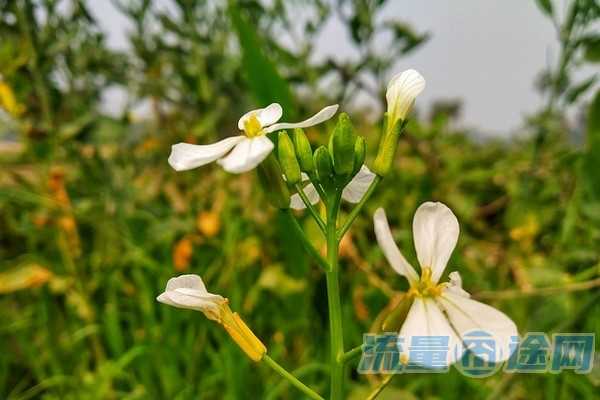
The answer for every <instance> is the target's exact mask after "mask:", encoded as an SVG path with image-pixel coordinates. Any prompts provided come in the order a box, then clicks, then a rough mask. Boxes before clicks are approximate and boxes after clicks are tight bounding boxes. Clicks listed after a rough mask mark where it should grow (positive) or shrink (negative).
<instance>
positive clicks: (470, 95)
mask: <svg viewBox="0 0 600 400" xmlns="http://www.w3.org/2000/svg"><path fill="white" fill-rule="evenodd" d="M161 2H162V3H164V4H165V5H168V0H161ZM388 3H389V4H388V5H387V6H386V8H385V10H384V14H385V18H399V19H402V20H404V21H407V22H409V23H411V25H412V26H413V27H414V28H415V29H416V30H417V31H419V32H422V31H428V32H430V33H431V34H432V37H431V39H430V40H429V41H428V42H427V43H426V44H425V45H424V46H423V47H421V48H420V49H419V50H417V51H416V52H415V53H414V54H412V55H411V56H410V57H408V58H406V59H403V60H401V61H399V63H398V65H397V70H398V71H401V70H404V69H407V68H415V69H417V70H419V71H420V72H421V73H422V74H423V75H424V76H425V78H426V80H427V88H426V90H425V92H424V93H423V95H422V97H420V98H419V105H420V106H425V107H426V106H427V105H429V104H430V103H431V101H432V100H434V99H440V98H461V99H463V101H464V109H463V122H464V123H465V124H467V125H468V126H473V127H477V128H479V129H480V130H482V131H484V132H486V133H495V134H502V135H505V134H509V133H510V132H511V131H512V130H514V129H516V128H517V127H518V126H519V125H520V124H521V123H522V121H523V116H524V115H526V114H527V113H530V112H533V111H535V110H536V109H539V107H540V105H541V104H542V99H541V97H540V96H539V94H538V93H537V92H536V91H535V90H534V87H533V82H534V79H535V77H536V76H537V74H538V73H539V72H540V71H541V70H542V68H544V66H546V65H548V64H549V63H551V62H554V61H555V60H556V57H557V53H558V47H557V44H556V37H555V33H554V30H553V28H552V25H551V23H550V22H549V20H547V19H546V18H545V17H544V16H543V15H542V14H541V12H540V11H539V10H538V9H537V7H536V5H535V1H534V0H391V1H389V2H388ZM90 4H91V7H92V11H93V12H94V14H95V15H96V16H97V17H98V18H99V20H100V22H101V23H102V25H103V26H104V28H105V29H106V31H107V32H108V34H109V44H111V45H112V46H115V47H119V48H123V47H124V46H125V45H126V43H127V40H126V37H125V32H126V31H127V29H129V27H128V25H127V20H126V19H125V18H123V17H122V16H121V15H119V13H118V12H117V11H116V10H115V9H114V8H113V6H112V5H111V2H110V1H98V2H90ZM561 7H562V6H561ZM559 8H560V7H559ZM346 35H347V33H346V31H345V30H344V28H343V27H342V26H341V24H340V23H339V22H337V21H336V20H331V21H330V22H329V23H328V24H327V25H326V26H325V29H324V31H323V32H322V34H321V35H320V38H319V44H318V53H320V55H323V54H335V55H336V57H341V58H344V57H352V56H353V54H352V47H351V45H350V42H349V40H348V38H347V36H346ZM107 101H109V102H111V103H113V102H114V103H118V102H119V101H118V99H117V98H115V96H113V97H108V98H107Z"/></svg>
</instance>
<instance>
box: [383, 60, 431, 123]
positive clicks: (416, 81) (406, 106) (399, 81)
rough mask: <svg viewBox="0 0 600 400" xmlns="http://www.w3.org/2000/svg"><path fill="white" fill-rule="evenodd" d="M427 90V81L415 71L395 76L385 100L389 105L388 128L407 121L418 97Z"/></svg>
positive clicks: (411, 70)
mask: <svg viewBox="0 0 600 400" xmlns="http://www.w3.org/2000/svg"><path fill="white" fill-rule="evenodd" d="M423 89H425V79H424V78H423V76H421V74H419V73H418V72H417V71H415V70H414V69H409V70H406V71H404V72H402V73H399V74H397V75H395V76H394V77H393V78H392V79H391V80H390V83H389V84H388V87H387V91H386V93H385V98H386V100H387V104H388V109H387V112H388V127H389V129H393V127H394V125H395V124H396V122H397V121H398V120H405V119H406V115H407V114H408V112H409V111H410V109H411V107H412V105H413V103H414V102H415V99H416V98H417V96H418V95H419V94H420V93H421V92H422V91H423Z"/></svg>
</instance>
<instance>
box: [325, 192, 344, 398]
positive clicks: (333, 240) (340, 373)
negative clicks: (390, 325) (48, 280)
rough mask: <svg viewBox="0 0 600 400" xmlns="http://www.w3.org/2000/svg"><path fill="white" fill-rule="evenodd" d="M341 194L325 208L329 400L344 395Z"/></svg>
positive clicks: (334, 196) (332, 199) (336, 194)
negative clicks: (327, 267)
mask: <svg viewBox="0 0 600 400" xmlns="http://www.w3.org/2000/svg"><path fill="white" fill-rule="evenodd" d="M340 198H341V194H340V193H338V192H336V193H335V194H334V195H333V196H332V198H330V201H328V204H329V207H328V208H327V259H328V261H329V266H330V270H329V271H327V274H326V278H327V300H328V305H329V331H330V332H329V334H330V336H331V361H330V362H331V396H330V400H341V399H343V398H344V397H343V396H344V387H343V385H344V364H342V363H340V362H339V361H338V359H339V358H340V357H342V356H343V354H344V336H343V333H344V330H343V328H342V305H341V302H340V284H339V265H338V251H339V248H338V246H339V242H338V240H337V227H336V224H337V216H338V211H339V208H340Z"/></svg>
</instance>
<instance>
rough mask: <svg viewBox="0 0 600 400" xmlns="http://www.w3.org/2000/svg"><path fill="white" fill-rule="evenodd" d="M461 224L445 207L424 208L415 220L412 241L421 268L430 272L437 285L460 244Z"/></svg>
mask: <svg viewBox="0 0 600 400" xmlns="http://www.w3.org/2000/svg"><path fill="white" fill-rule="evenodd" d="M458 233H459V227H458V220H457V219H456V216H455V215H454V214H453V213H452V211H451V210H450V209H449V208H448V207H446V205H444V204H442V203H432V202H427V203H423V204H421V206H419V208H418V209H417V212H416V213H415V217H414V219H413V237H414V241H415V249H416V250H417V258H418V259H419V263H420V264H421V268H427V267H429V268H431V271H432V277H431V279H432V281H433V282H434V283H437V282H438V281H439V280H440V277H441V276H442V273H443V272H444V269H445V268H446V264H447V263H448V260H449V259H450V255H451V254H452V250H454V246H456V241H457V240H458Z"/></svg>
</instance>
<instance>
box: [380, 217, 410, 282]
mask: <svg viewBox="0 0 600 400" xmlns="http://www.w3.org/2000/svg"><path fill="white" fill-rule="evenodd" d="M373 225H374V226H375V236H376V237H377V243H379V247H381V250H382V251H383V254H385V257H386V258H387V260H388V262H389V263H390V265H391V266H392V268H394V270H395V271H396V272H397V273H399V274H400V275H402V276H404V277H405V278H406V279H408V281H409V282H410V284H411V285H412V284H414V283H416V282H418V281H419V276H418V275H417V272H416V271H415V269H414V268H413V267H412V266H411V265H410V264H409V263H408V261H406V259H405V258H404V256H403V255H402V253H401V252H400V249H398V246H396V243H395V242H394V237H393V236H392V232H391V231H390V226H389V224H388V221H387V218H386V216H385V211H384V210H383V208H379V209H377V211H375V215H374V216H373Z"/></svg>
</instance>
